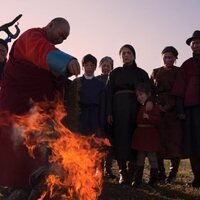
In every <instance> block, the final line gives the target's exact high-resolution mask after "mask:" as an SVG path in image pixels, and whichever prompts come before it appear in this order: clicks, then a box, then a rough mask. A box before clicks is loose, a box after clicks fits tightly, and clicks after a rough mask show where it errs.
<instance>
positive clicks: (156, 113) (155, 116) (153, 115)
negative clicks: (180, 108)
mask: <svg viewBox="0 0 200 200" xmlns="http://www.w3.org/2000/svg"><path fill="white" fill-rule="evenodd" d="M148 114H149V119H148V121H149V123H150V124H153V125H159V123H160V122H161V116H160V110H159V107H158V106H157V105H155V107H154V109H153V110H152V111H150V112H149V113H148Z"/></svg>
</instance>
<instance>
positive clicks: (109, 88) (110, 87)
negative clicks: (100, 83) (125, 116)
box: [106, 71, 114, 115]
mask: <svg viewBox="0 0 200 200" xmlns="http://www.w3.org/2000/svg"><path fill="white" fill-rule="evenodd" d="M113 95H114V71H112V72H111V73H110V74H109V77H108V81H107V85H106V99H107V100H106V114H107V115H112V104H113Z"/></svg>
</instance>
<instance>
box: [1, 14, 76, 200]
mask: <svg viewBox="0 0 200 200" xmlns="http://www.w3.org/2000/svg"><path fill="white" fill-rule="evenodd" d="M69 34H70V25H69V23H68V21H67V20H66V19H64V18H55V19H53V20H52V21H51V22H50V23H49V24H47V25H46V26H45V27H43V28H32V29H29V30H27V31H25V32H24V33H23V34H22V35H21V36H20V37H19V38H18V39H17V40H16V41H15V42H14V44H13V46H12V48H11V51H10V55H9V59H8V62H7V63H6V65H5V69H4V76H3V79H2V84H1V90H0V111H6V112H9V113H10V114H11V115H12V114H17V115H23V114H24V113H27V112H28V111H29V110H30V108H31V105H32V102H41V101H43V100H46V99H48V100H53V99H54V98H55V93H57V91H56V90H58V88H57V86H56V84H55V80H56V79H57V78H58V77H60V76H62V77H68V76H71V75H78V74H79V73H80V65H79V63H78V61H77V59H76V58H74V57H73V56H71V55H69V54H66V53H64V52H63V51H60V50H59V49H57V48H56V47H55V45H57V44H61V43H62V42H63V41H64V40H66V39H67V37H68V36H69ZM14 134H15V133H14V128H13V127H12V125H11V126H9V127H2V128H1V132H0V142H1V145H0V159H1V165H0V172H1V176H0V185H3V186H9V187H12V188H26V187H29V176H30V174H31V173H32V172H33V171H34V170H35V169H37V167H38V166H40V165H41V159H40V158H38V159H37V157H36V159H32V158H31V157H30V156H29V154H28V151H27V148H26V147H25V145H24V144H23V138H21V140H18V142H17V141H15V139H14ZM20 137H22V136H20ZM18 139H19V138H18ZM19 141H21V142H19ZM39 160H40V161H39ZM16 199H17V198H16Z"/></svg>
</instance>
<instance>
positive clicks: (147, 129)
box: [132, 105, 160, 152]
mask: <svg viewBox="0 0 200 200" xmlns="http://www.w3.org/2000/svg"><path fill="white" fill-rule="evenodd" d="M144 113H147V114H149V119H144V118H143V114H144ZM159 123H160V110H159V108H158V106H157V105H155V106H154V108H153V109H152V110H151V111H149V112H146V111H145V106H142V107H141V108H140V110H139V113H138V115H137V128H136V130H135V132H134V134H133V139H132V148H133V149H136V150H138V151H147V152H156V151H159V150H160V133H159V130H158V125H159ZM141 126H143V127H141Z"/></svg>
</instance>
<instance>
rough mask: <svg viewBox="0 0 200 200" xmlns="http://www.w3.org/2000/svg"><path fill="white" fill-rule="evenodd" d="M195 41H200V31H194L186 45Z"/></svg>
mask: <svg viewBox="0 0 200 200" xmlns="http://www.w3.org/2000/svg"><path fill="white" fill-rule="evenodd" d="M194 39H200V31H199V30H196V31H194V33H193V34H192V37H190V38H188V39H187V40H186V44H187V45H190V42H192V40H194Z"/></svg>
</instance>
